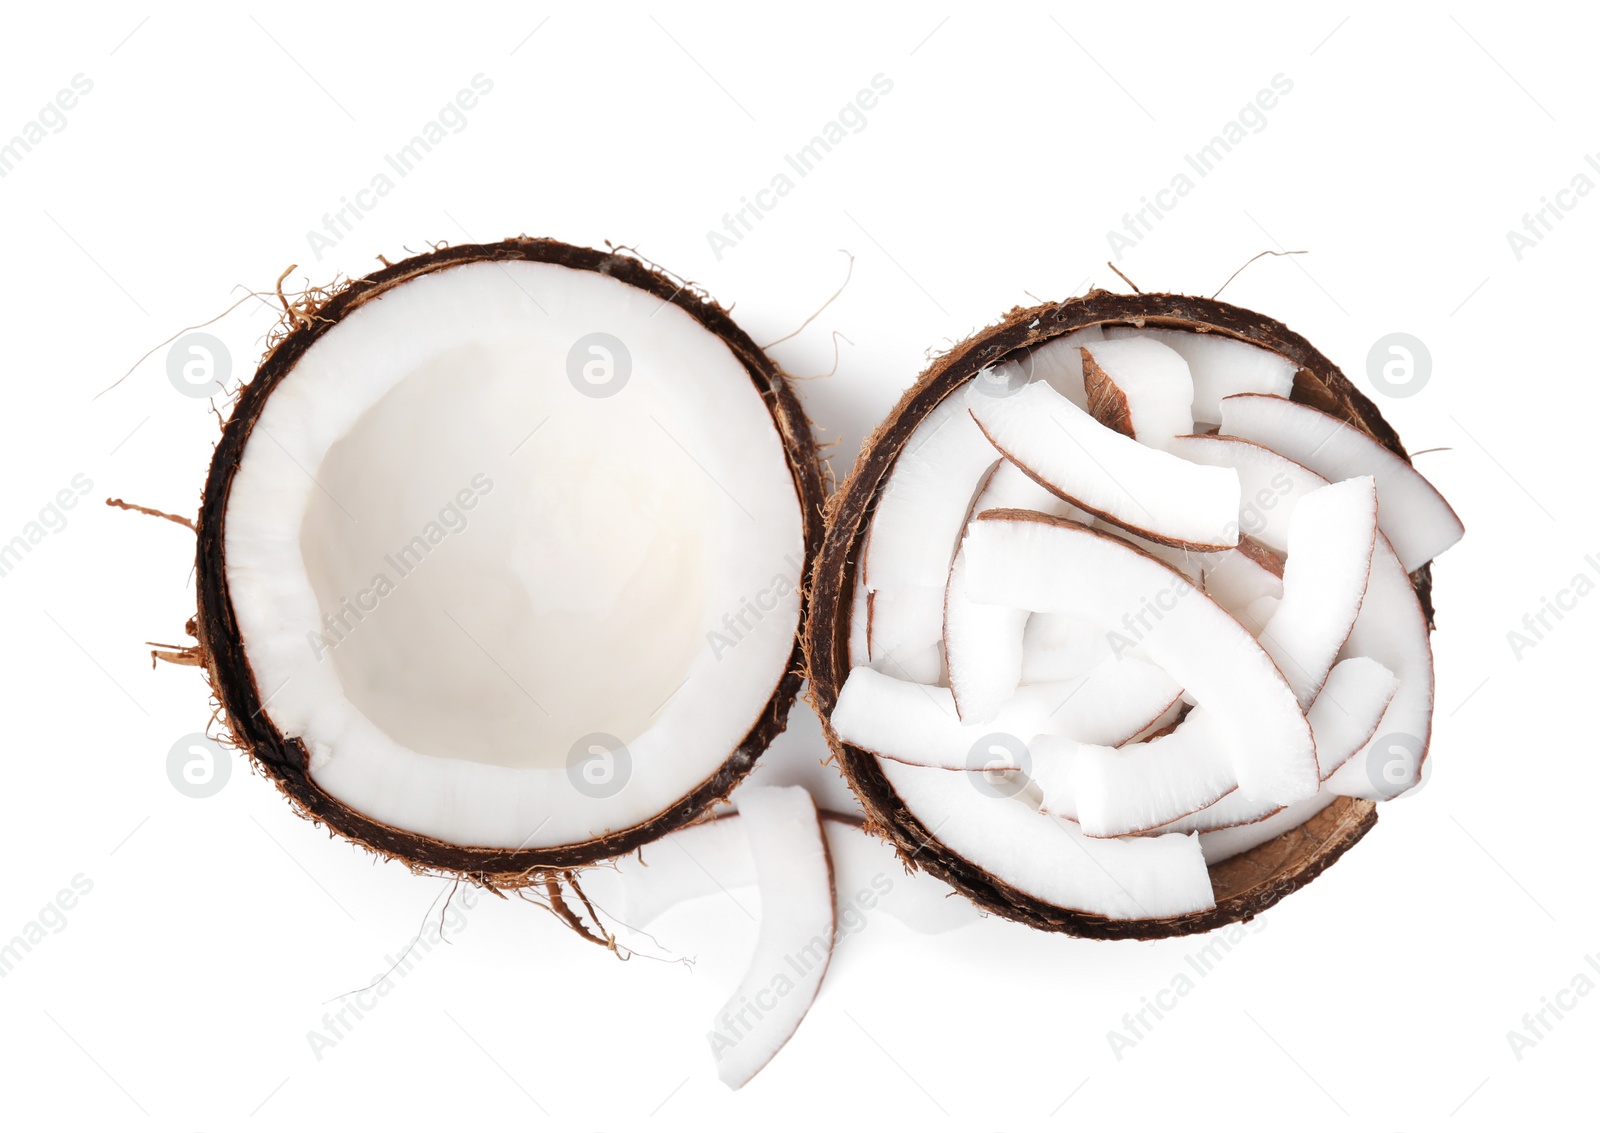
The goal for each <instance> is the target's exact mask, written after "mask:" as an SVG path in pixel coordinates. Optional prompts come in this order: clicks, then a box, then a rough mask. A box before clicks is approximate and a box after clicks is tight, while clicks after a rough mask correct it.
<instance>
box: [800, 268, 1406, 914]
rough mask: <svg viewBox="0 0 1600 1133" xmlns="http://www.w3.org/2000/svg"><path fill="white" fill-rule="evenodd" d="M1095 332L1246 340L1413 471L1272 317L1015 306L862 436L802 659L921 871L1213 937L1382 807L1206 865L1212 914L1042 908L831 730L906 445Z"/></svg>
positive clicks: (987, 902)
mask: <svg viewBox="0 0 1600 1133" xmlns="http://www.w3.org/2000/svg"><path fill="white" fill-rule="evenodd" d="M1094 324H1111V325H1133V326H1162V327H1173V328H1176V329H1181V330H1188V331H1195V332H1198V333H1202V334H1221V335H1226V336H1228V337H1230V338H1235V339H1239V340H1240V341H1242V342H1247V343H1250V344H1252V345H1254V346H1259V347H1262V348H1264V349H1267V350H1271V351H1273V352H1275V353H1277V354H1281V355H1283V356H1284V357H1286V358H1288V359H1289V360H1290V361H1292V362H1294V363H1295V364H1296V365H1297V366H1298V367H1299V370H1298V372H1297V374H1296V376H1295V382H1294V390H1293V395H1292V396H1293V399H1294V400H1295V401H1299V402H1303V403H1304V404H1307V405H1311V406H1314V407H1316V408H1317V409H1320V410H1322V411H1323V412H1325V413H1329V414H1331V415H1333V416H1335V417H1337V418H1339V419H1340V420H1342V421H1346V422H1348V423H1350V424H1352V425H1354V426H1356V427H1357V428H1359V429H1362V430H1364V431H1365V432H1366V433H1368V434H1369V435H1370V436H1372V437H1374V438H1376V439H1377V440H1378V441H1379V442H1381V443H1382V444H1383V445H1384V446H1385V447H1387V448H1389V449H1390V450H1392V451H1393V452H1395V453H1396V454H1397V455H1399V456H1400V457H1401V458H1402V459H1405V460H1407V461H1408V462H1409V459H1410V458H1409V457H1408V456H1407V454H1406V451H1405V448H1404V446H1403V445H1402V444H1401V443H1400V438H1399V436H1398V435H1397V434H1396V433H1395V431H1394V429H1393V428H1391V427H1390V425H1389V424H1388V422H1386V421H1385V420H1384V419H1383V416H1382V414H1380V413H1379V412H1378V408H1377V406H1375V405H1374V404H1373V403H1372V402H1371V401H1370V400H1369V399H1368V398H1367V397H1365V396H1364V395H1363V394H1362V393H1361V391H1360V390H1358V389H1356V387H1355V386H1354V385H1353V384H1352V383H1351V382H1350V380H1349V379H1348V378H1346V377H1345V376H1344V374H1343V373H1342V372H1340V370H1339V368H1338V367H1337V366H1335V365H1334V364H1333V363H1332V362H1331V361H1329V360H1328V359H1327V358H1326V357H1324V356H1323V355H1322V354H1321V353H1320V352H1319V351H1318V350H1317V349H1316V348H1315V347H1313V346H1312V345H1311V344H1310V343H1309V342H1307V341H1306V340H1305V339H1304V338H1302V337H1301V336H1300V335H1298V334H1296V333H1295V332H1294V331H1292V330H1290V329H1289V328H1288V327H1286V326H1284V325H1283V324H1282V323H1280V322H1277V321H1276V320H1274V319H1269V318H1267V317H1266V316H1265V315H1260V314H1257V313H1256V312H1254V311H1248V310H1245V309H1243V308H1241V307H1235V306H1232V305H1230V304H1228V303H1221V302H1218V301H1216V300H1214V299H1205V298H1198V297H1195V296H1188V295H1166V294H1154V295H1143V294H1135V295H1121V294H1114V293H1112V292H1108V291H1098V290H1097V291H1091V292H1090V293H1089V294H1087V295H1085V296H1083V297H1081V298H1077V299H1069V300H1067V301H1066V302H1063V303H1044V304H1041V305H1039V306H1037V307H1029V308H1026V309H1024V308H1016V309H1014V310H1012V311H1011V312H1010V313H1009V314H1008V315H1007V316H1006V317H1005V318H1004V319H1002V320H1001V321H1000V322H999V323H997V324H995V325H994V326H991V327H989V328H987V329H985V330H982V331H979V332H978V333H976V334H974V335H973V336H971V337H970V338H968V339H966V340H965V341H964V342H961V343H958V344H957V345H956V346H954V347H952V348H951V349H950V350H949V351H948V352H946V353H945V354H944V355H943V356H942V357H940V358H938V359H936V360H935V361H934V362H933V363H932V364H931V365H930V366H929V367H928V368H927V370H925V371H924V372H923V374H922V376H921V377H920V378H918V379H917V382H916V384H914V385H913V386H912V387H911V388H910V389H908V390H907V391H906V392H905V394H904V395H903V396H902V397H901V399H900V401H899V403H898V404H897V405H896V406H895V407H894V409H893V410H892V411H891V412H890V413H889V416H888V417H887V418H886V419H885V420H884V422H883V424H882V425H880V426H879V427H878V429H877V430H876V431H875V432H874V433H873V434H872V435H871V436H870V437H868V438H867V440H866V442H865V443H864V444H863V446H862V451H861V455H860V456H859V458H858V459H857V461H856V465H855V469H854V471H853V472H852V474H851V476H850V478H849V479H848V480H846V481H845V482H844V483H843V484H842V485H840V487H839V489H838V491H837V492H835V493H834V495H833V497H832V498H831V499H830V500H829V501H828V530H827V535H826V537H825V538H824V540H823V545H822V550H821V551H820V552H819V554H818V555H817V559H816V565H815V566H814V567H813V569H812V573H811V593H810V620H809V621H808V623H807V626H806V654H807V662H808V673H809V676H810V678H811V690H810V697H811V700H812V703H813V706H814V707H815V708H816V710H817V713H818V714H819V715H820V716H821V717H822V719H823V721H824V728H823V731H824V733H825V734H826V735H827V738H828V743H829V745H830V746H831V747H832V749H833V755H834V759H835V760H836V761H837V763H838V764H839V767H840V768H841V769H842V770H843V772H844V774H845V776H846V777H847V778H848V779H849V781H850V785H851V787H852V788H853V789H854V790H855V793H856V795H857V797H858V798H859V799H860V800H861V803H862V806H863V807H864V808H865V810H866V814H867V822H868V825H869V826H871V827H872V828H873V829H875V830H877V831H878V832H879V833H881V834H882V835H884V836H885V837H886V838H888V839H889V840H890V841H891V842H892V843H893V844H894V846H895V848H896V849H897V850H898V851H899V853H900V856H901V857H902V858H903V859H904V860H905V861H906V863H907V864H908V865H911V866H915V867H918V868H922V869H926V870H928V871H929V872H930V873H933V874H934V875H936V876H938V877H940V878H942V879H943V880H944V881H946V882H948V883H949V884H950V885H951V886H953V887H954V888H955V889H957V890H959V891H960V892H961V893H963V894H965V895H966V896H967V897H968V898H970V899H971V900H972V901H973V902H975V903H976V904H977V905H979V906H980V907H982V908H984V909H987V910H989V911H990V912H993V913H997V914H999V915H1000V916H1004V917H1009V918H1010V919H1012V920H1017V921H1021V922H1023V923H1024V924H1029V925H1033V926H1034V927H1036V928H1041V929H1047V930H1050V931H1054V932H1065V933H1071V934H1073V935H1076V936H1085V937H1094V938H1100V939H1108V940H1109V939H1125V938H1134V939H1153V938H1158V937H1167V936H1179V935H1183V934H1186V933H1196V932H1206V931H1209V930H1211V929H1215V928H1218V927H1220V926H1222V925H1226V924H1230V923H1233V922H1236V921H1248V920H1250V919H1251V918H1252V917H1254V916H1256V915H1257V914H1259V913H1261V912H1262V911H1264V910H1266V909H1268V908H1270V907H1272V906H1273V905H1275V904H1277V902H1278V901H1280V900H1282V899H1283V898H1284V897H1285V896H1287V895H1288V894H1289V893H1292V892H1294V891H1295V890H1297V889H1299V888H1301V887H1303V886H1305V885H1307V884H1308V883H1310V882H1311V881H1312V880H1313V879H1314V878H1316V877H1317V876H1318V875H1319V874H1321V873H1322V871H1323V870H1325V869H1327V868H1328V867H1329V866H1330V865H1332V864H1333V863H1334V862H1335V861H1337V860H1338V859H1339V857H1340V856H1341V855H1342V854H1343V853H1344V852H1345V851H1346V850H1348V849H1349V848H1350V847H1351V846H1353V845H1355V844H1356V843H1357V842H1358V841H1360V840H1361V838H1362V837H1363V836H1364V835H1365V834H1366V833H1367V831H1369V830H1371V829H1372V827H1373V826H1374V825H1375V824H1376V822H1377V817H1378V816H1377V806H1376V804H1374V803H1372V802H1368V801H1365V800H1361V799H1347V798H1341V799H1338V800H1337V801H1335V802H1334V803H1333V804H1332V805H1330V806H1329V807H1327V808H1326V809H1325V810H1323V811H1322V812H1321V813H1319V814H1317V815H1316V816H1315V817H1313V818H1312V819H1311V820H1310V821H1308V822H1306V823H1305V824H1304V825H1302V826H1299V827H1297V828H1295V829H1293V830H1290V831H1288V832H1287V833H1285V834H1282V835H1280V836H1279V837H1277V838H1274V839H1272V840H1271V841H1269V842H1266V843H1264V844H1263V845H1261V846H1258V847H1256V848H1255V849H1254V850H1251V851H1249V852H1247V853H1243V854H1239V855H1237V856H1236V857H1233V858H1230V859H1228V860H1227V861H1224V862H1221V863H1218V864H1217V865H1215V866H1213V867H1211V884H1212V888H1213V890H1214V892H1215V894H1216V906H1215V907H1214V908H1212V909H1209V910H1207V911H1205V912H1202V913H1191V914H1186V915H1183V916H1176V917H1161V918H1148V919H1141V920H1111V919H1109V918H1106V917H1102V916H1098V915H1094V914H1090V913H1083V912H1079V911H1075V910H1070V909H1063V908H1059V907H1057V906H1054V905H1051V904H1048V903H1046V902H1044V901H1040V900H1038V899H1037V898H1034V897H1032V896H1029V895H1028V894H1026V893H1023V892H1020V891H1019V890H1017V889H1015V888H1013V887H1012V886H1010V885H1008V884H1007V883H1006V882H1005V881H1004V880H1003V879H1001V878H998V877H995V876H994V875H992V874H990V873H988V872H987V871H985V870H983V869H981V868H979V867H978V866H976V865H974V864H973V863H972V862H969V861H967V860H966V859H964V858H962V857H961V856H960V855H959V854H956V853H955V852H954V851H952V850H950V849H949V848H948V847H947V846H945V845H943V844H942V843H941V842H940V841H939V840H938V838H937V837H935V833H934V831H932V830H929V829H927V828H926V827H925V826H923V824H922V823H921V821H920V820H919V819H918V818H917V817H916V815H914V814H912V813H911V811H910V810H909V809H908V808H907V807H906V805H905V803H904V802H903V801H902V800H901V799H900V797H899V796H898V795H896V794H895V792H894V789H893V788H892V787H891V786H890V785H889V781H888V780H887V779H886V778H885V777H884V775H883V773H882V771H881V770H880V768H879V766H878V761H877V759H876V757H874V756H873V755H872V754H871V753H869V752H867V751H864V750H863V749H861V748H857V747H854V746H852V745H850V744H846V743H844V742H842V741H841V740H840V739H839V737H838V735H837V734H836V733H835V732H834V731H833V729H832V728H831V727H830V726H828V725H827V724H826V721H827V720H828V719H829V717H830V716H831V715H832V713H833V709H834V706H835V704H836V703H837V702H838V697H839V688H840V686H841V685H842V684H843V683H844V680H845V678H846V677H847V676H848V675H849V672H850V660H849V645H850V620H851V602H852V600H853V595H854V582H855V575H856V564H857V562H858V560H859V559H860V557H861V554H862V551H863V549H864V545H865V541H866V538H867V534H868V531H869V530H870V525H871V520H872V515H873V510H874V508H875V507H876V505H877V500H878V495H879V492H880V490H881V489H882V487H883V485H884V483H885V482H886V480H887V479H888V475H889V470H890V469H891V468H893V466H894V463H895V461H896V460H897V459H898V457H899V455H900V451H901V449H902V448H903V447H904V445H905V443H906V441H907V439H908V438H909V437H910V436H911V434H912V432H913V431H914V430H915V429H916V427H917V425H918V424H920V423H921V421H922V420H923V418H925V417H926V416H927V415H928V414H929V413H930V412H932V411H933V409H934V407H935V406H937V405H938V404H939V403H940V402H941V401H943V400H944V398H946V397H947V396H949V395H951V394H952V393H954V392H955V391H956V390H958V389H960V388H961V387H962V386H964V385H965V384H966V383H967V382H968V381H969V380H971V379H972V378H973V377H974V376H975V375H976V374H977V373H978V371H979V370H981V369H983V368H984V367H986V366H993V365H995V364H997V363H1000V362H1003V361H1006V360H1009V359H1013V358H1016V357H1020V356H1021V355H1022V354H1024V353H1026V352H1027V351H1029V350H1031V349H1033V348H1034V347H1036V346H1039V345H1040V344H1042V343H1044V342H1047V341H1049V340H1050V339H1053V338H1056V337H1058V336H1060V335H1063V334H1068V333H1070V332H1072V331H1075V330H1080V329H1082V328H1084V327H1088V326H1091V325H1094ZM1412 584H1413V586H1414V587H1415V588H1416V591H1417V597H1418V600H1419V601H1420V602H1421V604H1422V608H1423V611H1424V614H1425V615H1426V617H1427V620H1428V625H1429V626H1430V627H1431V626H1432V625H1433V607H1432V604H1431V601H1430V592H1431V585H1432V584H1431V574H1430V567H1429V566H1423V567H1422V568H1421V569H1420V570H1418V571H1417V572H1415V573H1414V574H1413V575H1412Z"/></svg>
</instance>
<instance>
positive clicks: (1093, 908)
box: [878, 760, 1214, 920]
mask: <svg viewBox="0 0 1600 1133" xmlns="http://www.w3.org/2000/svg"><path fill="white" fill-rule="evenodd" d="M878 762H879V766H880V767H881V769H882V772H883V775H884V777H885V778H886V779H887V780H888V782H889V786H890V787H891V788H892V789H893V790H894V792H895V794H896V795H898V796H899V797H900V799H901V800H903V801H904V803H905V805H906V806H907V807H908V808H909V809H910V811H911V812H912V813H913V814H915V815H916V817H917V821H918V822H919V823H920V824H922V826H923V827H924V828H925V829H927V830H928V831H930V832H937V835H936V836H937V837H938V840H939V842H940V843H941V844H942V845H944V846H946V847H948V848H949V849H950V850H951V851H952V852H953V853H956V854H959V855H960V856H961V857H962V858H963V859H965V860H966V861H968V862H970V863H972V865H974V866H976V867H977V868H979V869H982V870H984V871H986V872H988V873H990V874H992V875H994V876H996V877H1002V878H1004V879H1005V880H1006V883H1007V884H1008V885H1012V886H1015V887H1016V888H1017V889H1018V890H1019V891H1021V892H1024V893H1027V894H1029V895H1030V896H1032V897H1034V898H1035V899H1037V900H1040V901H1046V902H1049V903H1050V904H1052V905H1054V906H1056V907H1057V908H1062V909H1073V910H1077V911H1079V912H1084V913H1092V914H1096V915H1098V916H1103V917H1108V918H1111V919H1114V920H1140V919H1143V918H1147V917H1168V916H1179V915H1182V914H1184V913H1193V912H1199V911H1202V910H1205V909H1209V908H1211V907H1212V906H1213V904H1214V901H1213V898H1212V892H1211V877H1210V875H1209V874H1208V873H1207V872H1206V870H1205V863H1204V860H1203V856H1202V854H1201V852H1200V844H1199V841H1198V840H1197V839H1196V838H1194V837H1193V836H1189V835H1181V834H1174V835H1167V836H1164V837H1159V838H1156V837H1150V838H1090V837H1088V836H1087V835H1085V834H1084V833H1083V832H1082V831H1081V830H1079V829H1078V828H1077V826H1076V825H1075V824H1073V823H1071V822H1068V821H1066V820H1064V819H1059V818H1055V817H1052V816H1050V815H1046V814H1042V813H1040V812H1039V811H1038V809H1036V805H1035V804H1034V803H1032V802H1030V801H1029V800H1028V799H1027V798H1026V797H1025V795H1024V794H1022V793H1007V791H1005V790H999V789H992V790H989V791H985V790H981V789H979V788H978V787H977V786H975V785H974V783H973V782H972V781H971V780H970V779H969V777H968V776H966V775H951V774H950V773H949V772H947V771H940V770H937V769H933V768H926V767H911V766H908V765H906V764H902V763H895V762H893V761H892V760H879V761H878Z"/></svg>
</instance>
